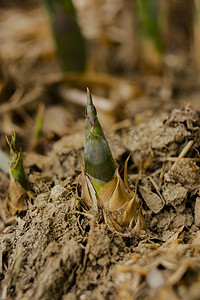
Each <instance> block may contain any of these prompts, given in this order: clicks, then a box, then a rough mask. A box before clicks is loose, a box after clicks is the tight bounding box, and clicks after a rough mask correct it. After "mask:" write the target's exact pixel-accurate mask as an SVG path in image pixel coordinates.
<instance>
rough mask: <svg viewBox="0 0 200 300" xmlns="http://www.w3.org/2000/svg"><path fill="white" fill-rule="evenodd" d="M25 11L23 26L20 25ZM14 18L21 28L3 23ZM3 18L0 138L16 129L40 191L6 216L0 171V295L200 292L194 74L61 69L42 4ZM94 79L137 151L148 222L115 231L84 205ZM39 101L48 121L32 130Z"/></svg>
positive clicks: (110, 127) (117, 130)
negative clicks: (87, 116) (118, 74)
mask: <svg viewBox="0 0 200 300" xmlns="http://www.w3.org/2000/svg"><path fill="white" fill-rule="evenodd" d="M22 16H23V17H24V18H25V20H26V21H27V26H26V27H23V28H24V31H22V30H21V29H20V30H19V32H20V34H21V35H20V34H18V35H17V34H16V32H17V29H19V28H21V27H20V24H21V23H20V20H21V18H22ZM12 18H15V30H13V28H12V29H9V27H8V26H7V24H8V23H9V22H11V20H12ZM0 21H1V24H0V26H1V28H2V26H5V28H6V30H7V32H6V30H4V31H2V32H4V34H1V36H0V40H1V41H0V43H1V45H3V47H1V52H0V53H1V61H2V65H3V68H2V69H3V75H2V77H1V102H0V123H1V132H0V137H1V140H0V146H1V148H2V149H3V150H5V152H8V147H7V146H6V143H5V139H4V135H5V134H10V133H11V132H12V129H13V128H14V130H15V131H16V132H17V138H18V145H20V146H22V148H23V150H24V165H25V171H26V174H27V177H28V181H29V190H30V191H31V193H32V198H31V199H29V200H28V203H27V209H26V210H25V211H23V212H21V213H20V214H18V215H16V216H14V217H12V216H10V215H9V214H8V212H7V211H6V210H5V202H6V197H7V196H8V186H9V177H8V175H7V174H6V173H3V172H1V171H0V199H1V210H0V216H1V219H0V230H1V234H0V240H1V249H0V279H1V299H2V300H4V299H20V300H25V299H26V300H28V299H35V300H39V299H40V300H43V299H55V300H56V299H62V300H68V299H69V300H75V299H81V300H84V299H98V300H102V299H137V300H139V299H159V300H165V299H169V298H170V299H171V300H178V299H184V300H186V299H187V300H188V299H191V300H198V299H199V295H200V157H199V152H200V119H199V112H200V104H199V103H200V102H199V98H200V91H199V87H198V79H197V78H195V80H194V76H193V74H191V72H190V73H189V74H186V75H185V77H184V78H182V81H180V79H179V78H178V77H177V78H176V79H177V80H176V81H174V80H172V78H171V77H170V78H168V77H166V78H164V79H163V78H160V77H156V76H154V77H153V76H149V77H148V80H147V78H146V77H144V76H143V77H137V76H136V77H135V78H134V80H132V81H130V80H124V79H123V80H122V79H119V78H115V77H111V76H110V77H106V78H105V77H104V76H102V75H98V76H97V75H96V77H95V78H94V76H90V75H85V76H83V75H77V74H70V75H66V77H64V76H63V75H62V74H60V73H59V72H58V70H59V68H58V65H57V64H56V62H55V57H54V49H53V44H52V42H51V39H50V38H47V36H48V34H47V33H48V27H47V26H46V23H45V19H44V16H43V15H42V13H41V10H40V9H39V10H38V8H37V9H36V10H33V11H32V12H31V13H29V14H28V17H27V13H24V12H21V11H17V12H16V11H14V12H12V10H10V11H9V12H5V11H3V12H2V14H1V20H0ZM7 22H8V23H7ZM30 23H31V26H30ZM28 24H29V26H28ZM38 28H40V30H38ZM41 28H42V29H43V30H41ZM8 36H9V37H12V38H9V39H8ZM36 37H37V39H36ZM44 37H45V38H44ZM8 41H10V42H11V41H12V45H11V46H9V45H8ZM25 43H26V44H27V45H26V46H27V47H29V49H31V51H32V52H27V51H25V50H24V49H26V47H25ZM10 47H11V48H12V47H15V49H16V51H15V53H13V52H12V51H10V52H9V51H8V49H10ZM30 70H31V71H30ZM50 71H51V72H50ZM27 72H28V73H27ZM27 74H29V76H27ZM188 78H189V79H188ZM108 82H109V83H108ZM138 82H139V83H140V84H138ZM180 82H181V85H180ZM86 86H90V87H91V90H92V91H93V90H94V91H96V93H98V92H99V94H100V95H101V96H100V97H99V98H97V99H96V102H95V98H94V102H95V104H96V106H97V108H99V115H100V121H101V123H102V125H103V127H104V128H105V131H106V136H107V139H108V142H109V144H110V146H111V150H112V153H113V156H114V158H115V159H116V160H117V161H118V162H119V163H120V164H121V165H122V164H123V163H124V161H125V160H126V158H127V156H128V155H129V153H131V154H132V155H131V159H130V161H129V166H128V171H129V184H130V186H131V188H132V189H134V188H135V187H137V193H138V197H139V198H140V201H141V205H142V207H143V213H144V215H145V219H146V223H147V227H148V230H147V231H141V232H140V233H139V234H137V233H136V232H134V231H132V230H131V229H129V230H127V232H126V233H119V232H116V231H113V230H111V228H108V226H107V225H106V224H105V223H104V220H103V216H102V214H101V212H99V213H98V214H97V215H96V214H94V213H93V212H92V211H85V210H84V209H83V208H82V207H81V205H80V195H81V186H80V183H79V182H80V180H79V178H80V170H81V162H82V159H83V158H82V157H83V145H84V109H85V108H84V105H85V102H86V94H85V92H84V90H85V87H86ZM80 90H82V93H81V94H80V93H78V92H77V91H80ZM102 91H103V92H102ZM175 95H176V97H175ZM105 98H107V99H110V100H106V99H105ZM5 99H9V101H5ZM39 103H40V104H41V103H43V104H44V108H43V111H44V114H43V118H44V124H43V135H42V137H41V138H40V139H39V140H36V139H35V138H34V134H33V132H34V126H35V115H36V114H37V111H38V110H39ZM104 124H105V126H104Z"/></svg>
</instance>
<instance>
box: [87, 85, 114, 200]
mask: <svg viewBox="0 0 200 300" xmlns="http://www.w3.org/2000/svg"><path fill="white" fill-rule="evenodd" d="M84 160H85V172H86V175H87V176H88V177H89V180H90V181H91V183H92V185H93V187H94V189H95V191H96V193H97V195H98V194H99V192H100V190H101V189H102V187H103V186H104V185H105V184H106V183H108V182H109V181H110V180H111V179H112V178H113V176H114V173H115V170H116V165H115V162H114V159H113V157H112V154H111V151H110V148H109V145H108V142H107V141H106V138H105V135H104V133H103V130H102V128H101V125H100V123H99V120H98V118H97V112H96V108H95V107H94V105H93V101H92V96H91V94H90V92H89V90H87V109H86V120H85V146H84Z"/></svg>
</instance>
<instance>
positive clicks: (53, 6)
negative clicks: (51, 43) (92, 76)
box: [42, 0, 86, 71]
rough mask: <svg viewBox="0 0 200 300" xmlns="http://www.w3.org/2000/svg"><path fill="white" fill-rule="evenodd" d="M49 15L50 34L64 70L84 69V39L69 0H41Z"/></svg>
mask: <svg viewBox="0 0 200 300" xmlns="http://www.w3.org/2000/svg"><path fill="white" fill-rule="evenodd" d="M42 1H43V2H44V5H45V8H46V10H47V13H48V16H49V22H50V25H51V29H52V34H53V37H54V40H55V42H56V46H57V52H58V55H59V57H60V60H61V64H62V67H63V70H64V71H84V70H85V65H86V47H85V40H84V38H83V35H82V34H81V30H80V27H79V24H78V22H77V19H76V14H75V9H74V6H73V3H72V1H71V0H42Z"/></svg>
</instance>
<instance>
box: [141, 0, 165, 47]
mask: <svg viewBox="0 0 200 300" xmlns="http://www.w3.org/2000/svg"><path fill="white" fill-rule="evenodd" d="M136 4H137V5H136V10H137V16H138V18H139V28H140V38H141V39H142V40H143V39H150V40H151V41H153V44H154V46H155V48H156V49H157V50H158V51H159V52H162V51H163V44H162V40H161V32H160V15H159V5H158V0H137V2H136Z"/></svg>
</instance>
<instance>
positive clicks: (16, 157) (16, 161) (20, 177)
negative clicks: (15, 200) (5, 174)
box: [6, 133, 27, 190]
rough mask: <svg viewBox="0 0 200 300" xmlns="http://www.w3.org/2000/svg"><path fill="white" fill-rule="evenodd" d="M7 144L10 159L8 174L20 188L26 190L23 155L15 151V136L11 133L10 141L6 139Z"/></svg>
mask: <svg viewBox="0 0 200 300" xmlns="http://www.w3.org/2000/svg"><path fill="white" fill-rule="evenodd" d="M6 140H7V143H8V145H9V147H10V157H11V164H10V172H11V175H12V176H13V178H14V180H15V182H19V183H20V184H21V186H22V187H23V188H24V189H25V190H27V179H26V175H25V172H24V166H23V155H22V151H21V150H20V152H18V151H17V147H16V134H15V133H13V134H12V137H11V140H9V139H8V137H6Z"/></svg>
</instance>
